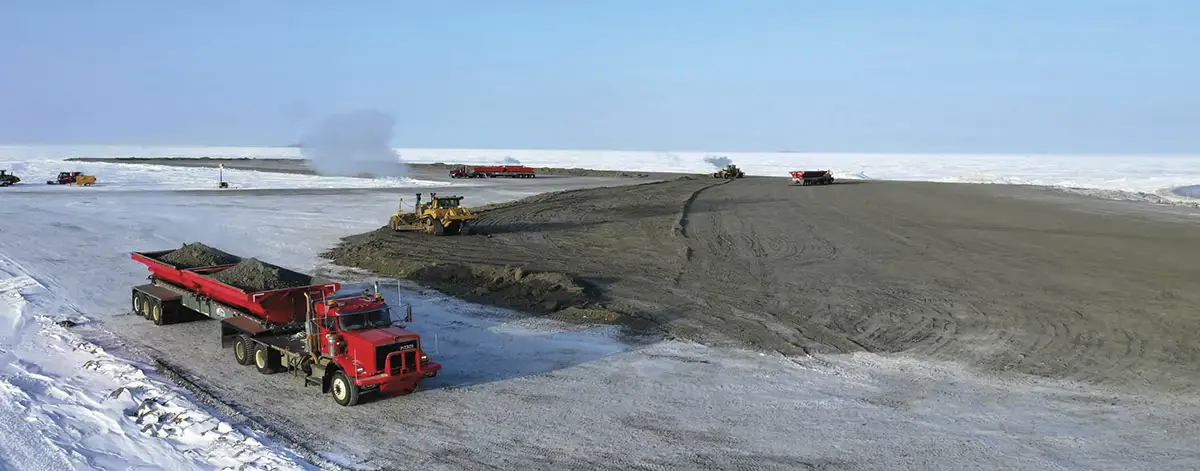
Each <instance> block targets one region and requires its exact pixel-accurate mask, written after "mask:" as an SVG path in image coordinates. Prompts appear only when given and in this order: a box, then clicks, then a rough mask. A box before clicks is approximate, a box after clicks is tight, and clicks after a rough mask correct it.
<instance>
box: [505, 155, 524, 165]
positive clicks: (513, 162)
mask: <svg viewBox="0 0 1200 471" xmlns="http://www.w3.org/2000/svg"><path fill="white" fill-rule="evenodd" d="M500 163H502V164H505V165H521V161H520V160H517V159H514V158H512V156H511V155H510V156H508V157H505V158H503V159H501V160H500Z"/></svg>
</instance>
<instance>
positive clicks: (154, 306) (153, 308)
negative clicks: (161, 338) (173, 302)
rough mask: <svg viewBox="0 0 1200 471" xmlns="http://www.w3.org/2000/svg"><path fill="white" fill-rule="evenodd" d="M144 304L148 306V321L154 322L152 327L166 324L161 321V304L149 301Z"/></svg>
mask: <svg viewBox="0 0 1200 471" xmlns="http://www.w3.org/2000/svg"><path fill="white" fill-rule="evenodd" d="M146 304H149V305H150V320H152V321H154V325H164V324H166V322H165V321H163V312H162V303H161V302H154V301H151V302H149V303H146Z"/></svg>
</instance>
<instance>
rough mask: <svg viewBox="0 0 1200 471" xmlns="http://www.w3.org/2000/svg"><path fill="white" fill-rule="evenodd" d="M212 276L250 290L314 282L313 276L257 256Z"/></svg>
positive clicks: (279, 287)
mask: <svg viewBox="0 0 1200 471" xmlns="http://www.w3.org/2000/svg"><path fill="white" fill-rule="evenodd" d="M210 278H212V279H214V280H217V281H220V282H222V283H225V284H227V285H229V286H233V287H235V288H240V289H242V290H245V291H249V292H255V291H269V290H276V289H286V288H298V287H301V286H308V285H311V284H313V283H314V280H313V277H311V276H308V275H305V274H303V273H297V272H294V271H291V270H288V269H286V268H283V267H277V266H275V265H271V264H269V263H264V262H262V261H260V260H258V259H256V258H248V259H246V260H242V261H241V262H238V264H237V265H234V266H232V267H229V268H228V269H225V270H221V271H219V272H216V273H214V274H212V275H211V276H210Z"/></svg>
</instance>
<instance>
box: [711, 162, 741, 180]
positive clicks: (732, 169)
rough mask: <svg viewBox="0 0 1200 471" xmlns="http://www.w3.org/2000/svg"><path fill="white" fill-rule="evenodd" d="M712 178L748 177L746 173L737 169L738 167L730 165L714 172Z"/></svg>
mask: <svg viewBox="0 0 1200 471" xmlns="http://www.w3.org/2000/svg"><path fill="white" fill-rule="evenodd" d="M712 176H713V178H742V177H745V176H746V172H743V171H742V169H740V168H737V165H734V164H729V165H726V166H725V168H723V169H720V170H717V171H716V172H713V174H712Z"/></svg>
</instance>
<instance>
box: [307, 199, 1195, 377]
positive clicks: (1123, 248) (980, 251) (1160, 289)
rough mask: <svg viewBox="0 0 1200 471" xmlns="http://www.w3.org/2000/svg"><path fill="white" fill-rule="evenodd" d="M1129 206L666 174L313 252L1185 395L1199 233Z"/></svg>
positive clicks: (745, 329)
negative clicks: (464, 225)
mask: <svg viewBox="0 0 1200 471" xmlns="http://www.w3.org/2000/svg"><path fill="white" fill-rule="evenodd" d="M1145 206H1146V205H1138V204H1136V203H1121V202H1112V201H1103V200H1096V199H1092V198H1086V197H1081V196H1079V197H1077V196H1071V195H1064V194H1059V193H1056V192H1053V191H1050V190H1046V189H1039V188H1035V187H1022V186H1009V185H987V186H980V185H964V184H941V183H909V182H906V183H899V182H876V181H872V182H866V183H859V182H853V181H851V182H844V183H839V184H834V185H829V186H812V187H804V186H789V185H788V184H787V182H786V180H785V179H777V178H765V177H749V178H744V179H738V180H732V181H725V180H720V181H718V180H714V179H692V178H681V179H678V180H673V181H667V182H661V183H648V184H641V185H631V186H619V187H609V188H598V189H586V190H576V191H567V192H560V193H551V194H543V195H538V196H535V197H531V198H527V199H524V200H521V201H517V202H514V203H510V204H505V205H499V206H494V207H490V208H486V210H485V211H483V212H482V217H481V219H480V220H479V221H478V223H477V224H476V229H477V230H478V231H481V232H484V233H486V235H465V236H449V237H435V236H429V235H425V234H421V233H418V232H406V231H401V232H396V231H390V230H388V229H387V228H386V227H385V228H381V229H379V230H376V231H373V232H369V233H365V234H359V235H355V236H351V237H347V238H345V239H344V240H343V242H342V243H341V244H340V245H338V246H336V247H334V248H333V249H331V250H329V251H328V252H326V253H325V254H324V255H325V256H326V257H328V258H330V259H332V260H333V261H335V262H336V263H338V264H341V265H346V266H352V267H358V268H363V269H368V270H372V271H375V272H377V273H380V274H384V275H389V276H401V277H406V278H409V279H412V280H415V281H417V282H420V283H423V284H425V285H427V286H431V287H433V288H436V289H439V290H441V291H444V292H446V293H449V294H452V295H458V296H461V297H463V298H466V299H468V300H472V301H478V302H486V303H491V304H496V305H501V306H508V307H514V308H518V309H521V310H524V311H526V312H529V313H531V314H541V315H554V316H558V317H578V318H582V320H584V321H590V322H593V321H597V320H599V321H607V322H618V323H628V324H629V325H631V326H635V327H637V328H639V329H643V330H647V331H659V332H665V333H667V334H669V335H672V336H677V337H681V338H685V339H690V340H695V341H699V342H702V343H706V344H712V345H722V346H738V347H748V348H752V349H756V350H760V351H767V352H778V353H782V354H788V355H797V354H804V353H815V352H854V351H863V350H866V351H871V352H881V353H888V352H906V353H911V354H919V355H924V356H930V357H934V358H944V359H951V360H961V361H966V362H968V363H970V364H972V365H975V366H978V367H981V368H985V369H988V370H993V371H1016V372H1024V373H1030V374H1034V375H1043V376H1047V377H1056V378H1068V379H1076V380H1082V381H1087V382H1093V383H1102V384H1107V385H1137V386H1149V387H1152V388H1155V389H1158V390H1164V391H1183V390H1190V389H1192V388H1194V387H1195V386H1196V385H1197V383H1198V381H1197V380H1198V379H1200V370H1197V369H1196V368H1195V365H1196V364H1197V360H1200V343H1198V342H1196V341H1195V339H1196V337H1197V334H1198V333H1200V309H1197V306H1200V237H1198V235H1200V231H1198V230H1197V229H1198V226H1197V224H1196V223H1195V221H1197V219H1196V218H1195V217H1194V216H1195V214H1185V215H1183V217H1182V218H1181V217H1179V216H1169V215H1164V214H1158V213H1155V212H1152V211H1143V208H1144V207H1145ZM1189 217H1190V218H1191V221H1192V222H1188V221H1187V218H1189ZM651 327H653V328H651Z"/></svg>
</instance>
